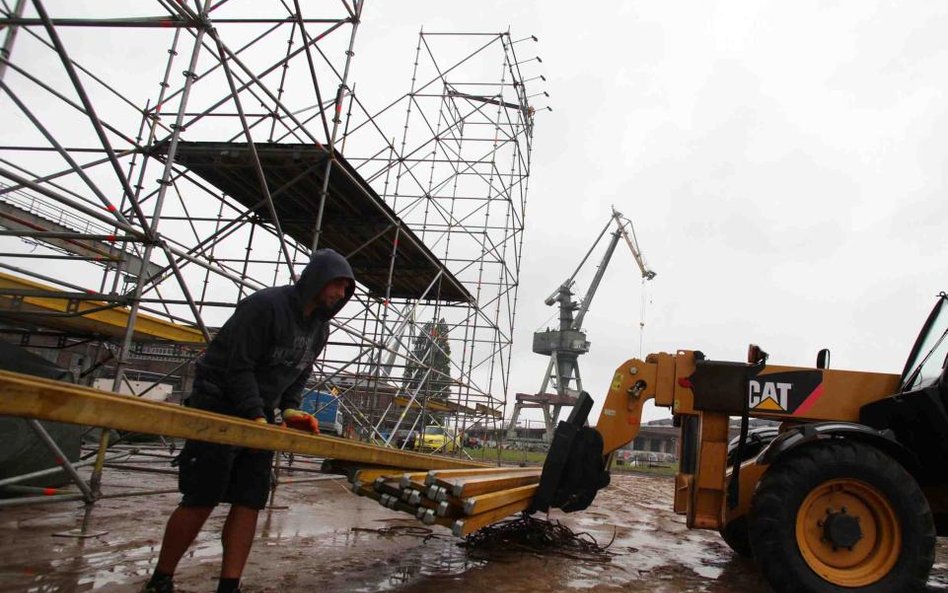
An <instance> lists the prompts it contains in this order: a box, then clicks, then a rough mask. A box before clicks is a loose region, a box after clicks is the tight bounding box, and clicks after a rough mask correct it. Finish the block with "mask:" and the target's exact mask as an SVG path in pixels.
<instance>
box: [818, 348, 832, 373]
mask: <svg viewBox="0 0 948 593" xmlns="http://www.w3.org/2000/svg"><path fill="white" fill-rule="evenodd" d="M829 366H830V351H829V348H823V349H822V350H820V351H819V352H817V353H816V368H818V369H828V368H829Z"/></svg>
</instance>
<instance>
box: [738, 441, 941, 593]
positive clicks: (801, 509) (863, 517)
mask: <svg viewBox="0 0 948 593" xmlns="http://www.w3.org/2000/svg"><path fill="white" fill-rule="evenodd" d="M750 543H751V549H752V550H753V554H754V558H755V559H756V560H757V563H758V564H759V565H760V568H761V571H762V572H763V574H764V577H765V578H766V579H767V581H768V582H769V583H770V585H771V586H772V587H773V588H774V590H775V591H777V592H778V593H828V592H844V591H845V592H846V593H889V592H892V591H922V590H923V589H924V587H925V582H926V581H927V580H928V573H929V571H930V570H931V567H932V563H933V561H934V554H935V527H934V523H933V521H932V514H931V509H930V508H929V506H928V501H927V500H926V499H925V497H924V495H923V494H922V491H921V489H920V488H919V487H918V484H917V483H916V482H915V479H914V478H913V477H912V476H911V475H910V474H909V473H908V472H906V471H905V469H904V468H903V467H902V466H901V465H899V463H897V462H896V461H895V460H894V459H892V458H891V457H889V456H888V455H886V454H884V453H882V452H881V451H879V450H878V449H876V448H874V447H872V446H869V445H866V444H863V443H859V442H856V441H852V440H841V439H834V440H824V441H818V442H816V443H813V444H812V445H808V446H805V447H803V448H801V449H800V450H799V451H795V452H793V453H790V454H789V455H788V456H787V457H786V458H781V459H779V460H778V461H777V462H776V463H775V464H774V466H773V467H771V468H770V469H769V470H768V471H767V472H766V473H765V474H764V476H763V477H762V478H761V480H760V483H759V485H758V488H757V491H756V493H755V494H754V498H753V500H752V502H751V511H750Z"/></svg>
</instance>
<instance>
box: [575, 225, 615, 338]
mask: <svg viewBox="0 0 948 593" xmlns="http://www.w3.org/2000/svg"><path fill="white" fill-rule="evenodd" d="M618 243H619V231H616V232H614V233H612V240H611V241H609V246H608V247H606V254H605V255H604V256H603V258H602V262H600V263H599V268H598V269H597V270H596V275H595V276H594V277H593V280H592V283H590V285H589V289H588V290H587V291H586V295H585V296H584V297H583V300H582V304H581V305H580V307H579V312H578V313H577V314H576V319H574V320H573V329H580V328H581V327H583V317H585V316H586V311H588V310H589V304H590V303H592V300H593V297H594V296H596V290H597V289H598V288H599V283H600V282H601V281H602V276H603V274H605V273H606V266H608V265H609V260H610V259H612V254H613V253H614V252H615V250H616V245H617V244H618Z"/></svg>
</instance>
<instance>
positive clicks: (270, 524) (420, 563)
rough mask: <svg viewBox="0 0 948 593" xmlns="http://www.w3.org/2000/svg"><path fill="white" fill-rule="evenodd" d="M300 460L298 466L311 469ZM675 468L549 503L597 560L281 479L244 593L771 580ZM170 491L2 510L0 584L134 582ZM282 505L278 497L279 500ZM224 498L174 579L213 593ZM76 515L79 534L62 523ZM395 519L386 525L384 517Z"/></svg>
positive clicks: (480, 591)
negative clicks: (560, 509) (482, 539)
mask: <svg viewBox="0 0 948 593" xmlns="http://www.w3.org/2000/svg"><path fill="white" fill-rule="evenodd" d="M312 476H313V475H312V474H305V475H304V474H298V475H297V477H312ZM167 487H174V476H172V475H163V476H155V475H152V474H141V473H131V472H124V471H117V470H111V471H109V472H107V473H106V479H105V484H104V487H103V492H105V493H108V492H115V491H117V490H124V489H133V490H134V489H144V488H167ZM671 494H672V481H671V479H670V478H659V477H652V476H646V475H635V474H633V475H616V476H614V477H613V483H612V485H611V486H609V488H608V489H606V490H604V491H603V492H601V493H600V495H599V496H598V497H597V499H596V501H595V502H594V503H593V506H592V507H591V508H590V509H588V510H586V511H583V512H579V513H574V514H571V515H563V514H555V515H553V518H554V519H558V520H561V521H562V522H563V523H564V524H567V525H569V526H570V527H571V528H572V529H573V530H574V531H585V532H588V533H590V534H591V535H592V536H594V537H595V538H596V539H597V540H598V541H599V542H600V543H607V542H609V541H610V540H613V536H614V541H613V543H612V545H611V546H610V548H609V550H610V552H611V553H612V555H611V556H610V557H609V558H608V559H607V560H605V561H596V560H592V559H589V558H577V557H563V556H540V555H536V554H532V553H529V552H522V551H502V552H501V553H499V554H496V553H495V554H493V555H492V557H491V559H489V560H485V559H483V558H482V557H480V556H479V555H475V554H473V553H472V552H470V551H468V550H466V549H464V548H462V547H459V546H458V540H457V539H455V538H453V537H452V536H451V535H450V534H449V533H448V531H447V530H446V529H444V528H440V527H435V528H432V529H431V530H430V531H426V530H424V529H421V528H422V527H423V526H421V525H420V524H419V523H417V522H416V521H414V520H413V519H410V518H408V517H407V516H406V515H400V514H398V513H396V512H394V511H389V510H387V509H384V508H382V507H381V506H379V505H378V503H376V502H375V501H372V500H370V499H365V498H359V497H356V496H355V495H353V494H351V493H350V492H349V491H348V489H347V483H346V482H345V481H344V480H343V479H341V478H339V479H337V478H331V479H325V478H324V479H319V480H317V481H310V482H306V483H297V484H281V486H280V488H279V489H278V491H277V496H276V498H275V505H276V506H277V507H278V508H274V509H270V510H266V511H264V512H262V513H261V520H260V525H259V530H258V538H257V541H256V544H255V546H254V549H253V552H252V553H251V556H250V560H249V564H248V566H247V570H246V572H245V574H244V586H243V591H244V593H275V592H297V591H299V592H310V591H318V592H320V593H329V592H334V591H353V592H373V591H399V592H425V593H427V592H437V593H493V592H495V591H496V592H502V591H515V592H523V593H530V592H534V591H535V592H538V593H539V592H547V591H559V590H567V591H569V590H572V591H584V592H585V591H588V592H606V591H622V592H625V593H633V592H638V591H642V592H645V591H647V592H649V593H664V592H683V591H690V592H699V591H700V592H708V593H739V592H740V593H743V592H755V593H759V592H765V593H766V592H767V591H769V590H770V589H769V588H768V587H767V585H766V584H765V583H764V582H763V581H762V579H761V577H760V575H759V574H758V573H757V571H756V569H755V568H754V565H753V564H752V563H750V562H748V561H746V560H743V559H741V558H739V557H737V556H735V555H734V554H732V552H731V551H730V550H729V549H728V548H727V546H726V545H725V544H724V543H723V542H722V541H721V540H720V538H719V537H718V535H717V534H716V533H713V532H706V531H689V530H687V529H686V528H685V526H684V523H683V520H682V518H681V517H679V516H677V515H674V514H673V513H672V512H671ZM177 501H178V497H177V496H176V495H173V494H162V495H151V496H146V497H133V498H117V499H105V500H101V501H99V502H98V503H96V505H95V506H94V507H93V508H92V510H91V511H88V512H86V511H85V510H84V509H83V507H81V506H79V505H77V504H76V503H57V504H54V505H43V506H31V507H25V508H16V507H15V508H5V509H3V510H0V593H7V592H9V593H13V592H16V593H23V592H35V593H52V592H62V593H79V592H87V591H96V592H102V593H113V592H114V593H133V592H135V591H137V590H138V589H139V587H140V586H141V583H142V582H143V581H144V580H145V578H146V576H147V575H149V574H150V573H151V570H152V568H153V567H154V562H155V559H156V557H157V553H158V544H159V541H160V538H161V534H162V530H163V528H164V521H165V519H166V517H167V515H168V513H169V512H170V511H171V510H172V509H173V508H174V506H175V505H176V504H177ZM280 507H283V508H280ZM225 512H226V509H219V510H218V511H217V512H215V514H214V515H213V516H212V518H211V519H210V521H209V523H208V525H207V528H206V529H205V531H204V532H203V533H202V534H201V536H200V537H199V539H198V541H197V542H196V543H195V545H194V546H193V548H192V549H191V551H190V552H189V554H188V555H187V556H186V557H185V558H184V560H182V563H181V566H180V568H179V570H178V574H177V575H176V578H175V580H176V583H177V590H178V591H180V592H181V593H209V592H212V591H214V589H215V587H216V576H217V571H218V568H219V561H220V544H219V542H218V534H219V530H220V527H221V524H222V522H223V517H224V514H225ZM83 522H85V530H86V534H87V535H91V534H95V533H96V532H104V533H99V534H98V535H94V536H93V537H88V538H85V539H77V538H74V537H68V536H62V535H57V534H61V533H62V532H68V531H70V530H75V529H77V528H82V526H83ZM392 527H394V528H395V529H386V528H392ZM929 590H930V591H948V542H946V541H944V540H940V541H939V545H938V554H937V557H936V564H935V568H934V570H933V571H932V578H931V580H930V582H929Z"/></svg>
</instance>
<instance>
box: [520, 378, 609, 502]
mask: <svg viewBox="0 0 948 593" xmlns="http://www.w3.org/2000/svg"><path fill="white" fill-rule="evenodd" d="M592 403H593V402H592V398H591V397H590V396H589V394H588V393H586V392H585V391H584V392H582V393H581V394H580V396H579V400H578V401H577V402H576V405H575V406H574V407H573V412H572V413H571V414H570V416H569V418H568V419H567V420H565V421H560V422H559V424H558V425H557V427H556V430H555V431H554V433H553V442H552V443H551V444H550V450H549V452H548V453H547V456H546V461H544V463H543V473H542V474H541V477H540V484H539V487H538V489H537V493H536V495H535V496H534V498H533V503H532V505H531V506H530V509H529V510H528V513H535V512H547V511H549V509H550V508H551V507H553V508H558V509H561V510H563V511H564V512H567V513H571V512H573V511H581V510H583V509H585V508H587V507H588V506H589V505H590V504H592V501H593V499H595V498H596V493H597V492H598V491H599V490H600V489H602V488H605V487H606V486H608V485H609V472H608V471H607V470H606V464H605V458H604V456H603V439H602V435H601V434H599V432H598V431H597V430H596V429H594V428H590V427H589V426H585V424H586V419H587V418H588V416H589V411H590V409H592Z"/></svg>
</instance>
